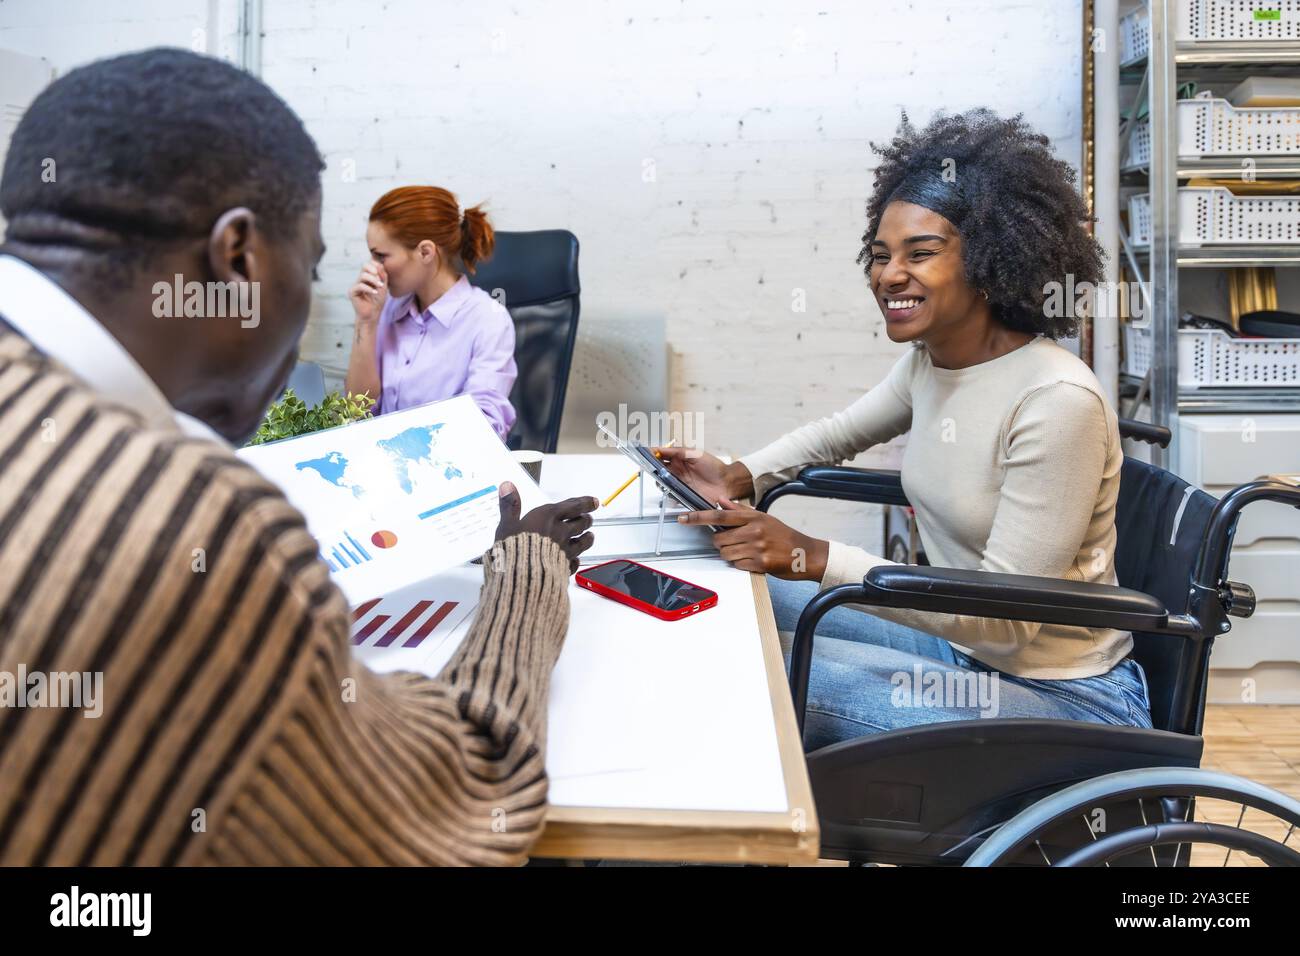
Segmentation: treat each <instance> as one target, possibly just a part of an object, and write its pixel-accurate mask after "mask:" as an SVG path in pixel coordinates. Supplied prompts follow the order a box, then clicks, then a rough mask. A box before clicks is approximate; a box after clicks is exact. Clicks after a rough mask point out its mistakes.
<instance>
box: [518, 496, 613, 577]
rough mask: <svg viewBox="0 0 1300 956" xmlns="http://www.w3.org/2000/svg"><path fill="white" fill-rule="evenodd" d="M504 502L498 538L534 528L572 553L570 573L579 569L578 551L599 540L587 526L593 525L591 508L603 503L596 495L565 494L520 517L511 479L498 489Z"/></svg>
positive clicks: (519, 506)
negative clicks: (570, 495) (574, 495)
mask: <svg viewBox="0 0 1300 956" xmlns="http://www.w3.org/2000/svg"><path fill="white" fill-rule="evenodd" d="M497 495H498V496H499V503H500V505H501V523H500V524H498V525H497V536H496V540H498V541H501V540H502V539H504V538H508V537H510V536H511V535H512V534H519V533H520V532H523V531H532V532H535V533H537V534H540V535H541V536H542V537H544V538H550V539H551V540H552V541H554V542H555V543H556V544H558V545H559V546H560V547H561V548H562V549H563V550H564V553H565V554H567V555H568V556H569V573H570V574H572V573H573V572H574V571H576V570H578V555H580V554H582V552H584V551H586V550H587V549H588V548H590V547H591V545H592V543H593V542H594V541H595V540H596V538H595V536H594V535H592V533H591V532H590V531H588V530H587V529H588V528H590V527H591V512H593V511H595V510H596V509H597V508H599V507H600V502H599V501H598V500H597V499H595V498H566V499H565V500H564V501H561V502H557V503H556V504H553V505H539V506H538V507H536V508H534V509H533V510H532V511H530V512H528V514H526V515H524V517H523V518H520V517H519V511H520V508H521V507H522V505H521V504H520V501H519V491H518V489H516V488H515V486H514V485H513V484H512V483H510V482H508V481H503V482H501V487H500V488H498V489H497Z"/></svg>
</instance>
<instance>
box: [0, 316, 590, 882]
mask: <svg viewBox="0 0 1300 956" xmlns="http://www.w3.org/2000/svg"><path fill="white" fill-rule="evenodd" d="M502 547H503V550H504V561H501V560H496V561H492V560H489V561H485V562H484V585H483V589H482V594H481V604H480V608H479V612H478V616H477V617H476V619H475V621H474V623H473V626H472V628H471V630H470V632H469V634H468V636H467V637H466V639H465V641H464V643H463V644H462V646H461V647H460V649H459V650H458V652H457V653H456V655H455V656H454V657H453V658H452V660H451V661H450V662H449V663H448V665H447V667H446V668H445V669H444V670H443V672H442V673H441V674H440V675H439V677H438V678H436V679H430V678H426V677H423V676H419V675H415V674H389V675H383V676H380V675H377V674H374V673H372V672H370V671H368V670H366V669H365V668H364V667H363V666H361V665H359V664H358V663H357V662H356V661H354V660H353V658H352V655H351V652H350V650H349V629H350V621H349V610H348V607H347V605H346V603H345V601H344V599H343V596H342V594H341V593H340V592H339V590H338V589H337V588H335V587H334V586H333V584H332V583H331V582H330V579H329V572H328V569H327V568H326V567H325V565H324V564H323V563H322V562H321V561H320V560H319V558H318V556H317V546H316V542H315V541H314V540H313V539H312V537H311V536H310V535H309V534H308V533H307V530H306V527H305V525H304V522H303V518H302V516H301V515H300V514H299V513H298V512H297V511H295V510H294V508H293V507H292V506H291V505H290V504H289V503H288V502H287V501H286V500H285V498H284V496H283V495H282V494H281V493H280V492H279V491H278V490H277V489H276V488H275V487H274V486H273V485H271V484H269V483H268V482H267V481H266V480H265V479H263V478H261V477H260V476H259V475H258V474H257V473H256V472H255V471H254V470H253V469H251V468H249V467H247V466H246V465H244V464H243V463H242V462H240V461H239V460H238V459H237V458H236V457H235V456H234V455H233V454H231V453H230V452H229V451H228V450H227V449H224V448H222V447H219V446H218V445H216V444H215V443H212V442H207V441H202V440H197V439H192V438H186V437H183V436H182V435H180V434H178V433H175V432H170V431H164V430H161V429H152V428H148V427H145V425H144V424H143V423H142V422H141V420H140V419H139V417H138V416H136V415H135V414H133V413H132V411H131V410H130V409H126V408H123V407H121V406H119V405H116V404H114V403H112V402H110V401H109V400H108V399H106V398H104V397H103V396H101V395H99V394H97V393H95V392H92V391H90V390H88V389H87V388H85V387H84V386H83V385H82V384H81V383H80V382H79V381H78V380H76V379H74V378H72V377H71V376H70V375H69V374H68V373H67V372H66V371H65V370H63V369H62V368H61V367H60V366H58V365H57V364H56V363H54V362H52V361H50V360H49V359H47V358H45V357H44V356H43V355H41V354H40V353H39V352H36V351H35V350H33V349H32V348H31V346H30V345H29V344H28V343H27V342H26V340H24V339H22V338H21V337H19V336H17V335H14V334H10V333H0V691H2V690H3V689H4V686H5V684H4V681H5V680H6V678H7V680H8V682H9V683H8V688H9V690H10V691H11V692H12V690H13V689H14V687H15V681H16V679H17V677H18V676H19V675H20V674H26V675H27V679H28V680H29V681H30V680H31V675H33V674H44V675H49V674H56V673H76V672H86V673H90V674H95V673H98V674H102V694H101V697H102V701H101V705H102V710H101V712H100V713H99V715H98V716H87V715H88V714H90V713H91V711H89V710H86V709H84V708H83V709H81V710H78V709H75V708H71V707H62V708H55V707H49V706H46V707H41V706H38V704H39V703H40V701H39V697H38V696H37V695H35V694H31V695H29V697H28V699H27V700H25V701H24V700H22V699H21V698H19V699H17V700H15V699H14V695H13V694H12V693H10V696H9V698H8V699H7V700H6V698H5V697H4V695H3V694H2V693H0V864H6V865H15V864H22V865H27V864H71V865H79V864H80V865H85V864H91V865H104V864H107V865H132V864H142V865H145V864H181V865H190V864H237V865H239V864H244V865H247V864H512V863H519V862H521V861H523V860H524V859H525V857H526V854H527V852H528V849H529V846H530V845H531V844H532V842H533V840H534V839H535V838H536V836H537V835H538V833H539V832H540V830H541V827H542V823H543V819H544V814H545V807H546V792H547V780H546V774H545V769H544V752H545V719H546V696H547V689H548V684H549V680H550V674H551V670H552V667H553V665H554V662H555V659H556V657H557V656H558V654H559V651H560V646H561V643H562V641H563V638H564V634H565V631H566V628H567V623H568V598H567V586H568V561H567V559H566V557H565V555H564V552H563V551H562V550H561V549H560V547H559V546H558V545H557V544H555V543H554V542H553V541H550V540H549V539H545V538H543V537H540V536H538V535H536V534H531V533H529V534H519V535H515V536H513V537H511V538H508V539H506V540H505V541H504V542H503V543H502ZM494 568H500V569H502V570H493V569H494ZM525 615H526V616H527V623H526V624H525Z"/></svg>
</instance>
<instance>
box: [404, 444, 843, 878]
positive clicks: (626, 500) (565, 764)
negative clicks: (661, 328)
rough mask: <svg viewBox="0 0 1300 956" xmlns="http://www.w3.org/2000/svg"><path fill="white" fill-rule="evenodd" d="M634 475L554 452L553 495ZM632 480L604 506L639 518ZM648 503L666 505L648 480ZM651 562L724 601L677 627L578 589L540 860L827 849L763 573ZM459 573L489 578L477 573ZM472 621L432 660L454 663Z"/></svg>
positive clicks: (707, 857)
mask: <svg viewBox="0 0 1300 956" xmlns="http://www.w3.org/2000/svg"><path fill="white" fill-rule="evenodd" d="M631 470H632V466H631V465H630V463H629V462H628V461H627V459H625V458H624V457H623V456H622V455H619V454H617V453H610V454H605V455H573V456H548V457H547V460H546V461H545V462H544V464H543V468H542V482H541V484H542V489H543V490H544V491H545V492H546V493H547V495H548V496H550V497H551V498H552V499H560V498H565V497H569V496H574V495H595V496H597V497H599V498H602V499H603V498H604V497H606V496H607V495H608V494H609V493H610V492H612V491H613V490H614V489H615V488H617V487H618V486H619V485H620V484H621V483H622V481H623V480H624V479H625V478H626V477H627V476H628V474H630V473H631ZM635 491H636V486H635V485H633V486H632V487H631V488H629V489H628V490H627V491H625V492H624V493H623V495H621V496H620V497H619V499H617V500H616V501H615V502H614V503H613V506H611V508H609V509H605V510H603V511H602V512H598V513H597V516H598V517H601V516H609V515H610V514H620V513H621V514H635V513H636V510H637V502H636V495H635ZM646 501H647V507H646V513H647V514H656V513H657V510H658V501H659V497H658V492H657V490H655V489H654V488H653V485H651V484H650V483H647V495H646ZM599 533H600V531H599V527H597V529H596V534H597V536H598V537H597V547H599ZM644 563H646V564H649V565H651V566H655V567H660V568H661V569H662V570H664V571H666V572H668V573H670V574H674V575H676V576H678V577H682V578H685V579H686V580H688V581H691V582H694V583H697V584H700V585H703V586H704V587H707V588H710V589H712V590H714V591H717V592H718V605H717V607H715V608H712V609H710V610H708V611H706V612H704V613H702V614H700V615H698V616H695V617H690V618H686V619H685V620H681V621H673V622H664V621H659V620H656V619H655V618H653V617H651V616H650V615H648V614H643V613H641V612H640V611H636V610H634V609H632V608H629V607H625V606H623V605H620V604H617V603H615V602H613V601H609V600H607V599H605V598H602V597H599V596H597V595H595V594H592V593H590V592H589V591H586V590H583V589H581V588H578V587H577V586H576V585H571V586H570V591H569V595H570V599H571V601H572V605H571V613H570V624H569V633H568V636H567V638H566V640H565V646H564V650H563V652H562V653H561V655H560V659H559V661H558V663H557V665H556V668H555V672H554V675H553V678H552V682H551V696H550V709H549V721H548V730H547V736H548V745H547V771H548V774H549V776H550V778H551V787H550V802H551V807H550V809H549V811H548V815H547V826H546V830H545V832H544V833H543V835H542V837H541V840H540V841H539V843H538V845H537V848H536V849H535V850H534V853H535V855H537V856H552V857H576V858H604V859H614V858H622V859H642V860H696V861H716V862H728V861H733V862H734V861H744V862H769V863H800V862H810V861H812V860H815V859H816V855H817V849H818V828H817V814H816V812H815V810H814V808H813V803H812V792H811V788H810V787H809V784H808V776H807V770H806V766H805V763H804V759H803V752H802V747H801V746H800V741H799V736H798V732H797V730H796V725H795V719H794V710H793V707H792V706H791V704H790V697H789V692H788V690H787V686H786V677H785V669H784V664H783V662H782V658H781V650H780V645H779V642H778V639H777V634H776V627H775V624H774V623H773V620H772V610H771V604H770V602H769V600H768V596H767V587H766V583H765V580H764V578H763V577H762V576H760V575H752V574H749V573H748V572H745V571H738V570H736V569H734V568H732V567H730V566H729V565H727V564H726V563H725V562H724V561H722V560H721V559H720V558H711V559H698V558H695V559H679V560H667V561H653V560H646V561H645V562H644ZM449 574H450V575H452V576H454V577H457V578H460V577H462V576H463V577H464V579H465V582H466V583H467V584H472V582H474V581H481V580H482V577H481V575H482V571H481V569H479V568H458V569H455V570H454V571H452V572H449ZM469 620H470V618H467V619H466V621H465V622H464V623H462V624H461V625H460V626H459V627H458V628H457V630H456V631H455V632H453V633H452V635H451V636H450V637H449V638H448V639H447V640H446V641H444V642H443V644H442V645H441V646H439V648H438V649H437V653H436V654H434V655H433V656H432V657H430V658H429V659H428V660H427V661H426V662H425V664H424V665H423V668H422V669H424V670H426V671H428V672H429V673H436V672H437V671H438V670H439V669H441V667H442V665H443V664H444V663H445V662H446V660H447V659H449V658H450V656H451V654H452V653H453V652H454V650H455V648H456V647H457V646H458V645H459V643H460V639H461V638H462V637H463V636H464V633H465V631H466V630H467V629H468V627H469Z"/></svg>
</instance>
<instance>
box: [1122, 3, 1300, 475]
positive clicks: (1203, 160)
mask: <svg viewBox="0 0 1300 956" xmlns="http://www.w3.org/2000/svg"><path fill="white" fill-rule="evenodd" d="M1193 2H1195V0H1193ZM1247 5H1248V4H1247V3H1246V2H1245V0H1238V2H1237V3H1236V4H1235V5H1234V7H1235V10H1237V11H1240V10H1241V9H1242V8H1244V7H1245V6H1247ZM1178 6H1179V0H1145V2H1144V3H1143V4H1142V7H1143V8H1144V9H1145V12H1146V17H1147V20H1146V23H1145V27H1146V30H1147V36H1148V37H1149V48H1148V53H1147V55H1146V56H1144V57H1140V58H1136V59H1133V60H1132V61H1130V62H1127V63H1123V64H1121V67H1120V83H1121V84H1122V85H1123V84H1126V85H1136V86H1137V88H1138V89H1137V94H1136V96H1135V100H1134V110H1133V112H1134V114H1136V112H1137V106H1138V105H1140V104H1141V102H1142V100H1143V98H1144V97H1146V98H1147V99H1148V101H1149V103H1150V107H1149V110H1148V118H1149V123H1150V126H1149V136H1150V146H1151V149H1150V163H1149V165H1148V166H1146V167H1145V168H1133V167H1129V168H1125V169H1122V170H1121V183H1122V185H1125V186H1141V185H1145V186H1146V187H1147V188H1148V191H1149V194H1150V197H1151V242H1150V245H1149V247H1147V248H1145V249H1142V248H1135V247H1134V246H1133V244H1132V242H1131V241H1130V238H1129V236H1128V235H1126V234H1124V233H1123V232H1121V236H1120V243H1121V247H1122V249H1123V257H1124V261H1125V263H1126V265H1127V266H1128V269H1129V271H1131V272H1132V273H1133V274H1134V276H1135V277H1136V279H1137V281H1138V283H1139V285H1140V286H1141V287H1142V289H1143V292H1144V295H1145V298H1146V308H1147V315H1148V317H1149V320H1150V322H1151V327H1152V332H1153V336H1152V356H1151V365H1150V370H1149V372H1148V374H1147V376H1146V377H1145V379H1143V380H1137V379H1134V378H1132V377H1130V376H1121V381H1122V384H1123V385H1125V386H1127V387H1128V388H1127V390H1129V391H1132V390H1133V389H1134V388H1136V390H1137V393H1138V395H1139V396H1142V395H1144V394H1145V395H1146V396H1148V397H1147V401H1148V404H1149V406H1150V409H1151V418H1152V420H1153V421H1155V422H1157V423H1159V424H1162V425H1166V426H1168V427H1169V428H1170V430H1171V431H1172V432H1173V434H1174V443H1173V444H1172V445H1171V447H1170V448H1169V449H1168V450H1166V451H1162V452H1159V453H1157V454H1156V456H1155V460H1156V462H1157V463H1158V464H1160V465H1162V466H1164V467H1176V466H1177V463H1178V462H1179V455H1178V447H1177V442H1178V433H1179V429H1178V415H1179V412H1180V411H1185V412H1243V413H1244V412H1293V411H1300V387H1296V388H1290V387H1284V388H1258V387H1251V388H1214V389H1209V388H1194V389H1189V388H1181V389H1180V388H1179V386H1178V364H1177V363H1178V340H1177V335H1178V318H1179V314H1180V310H1179V299H1178V274H1179V270H1180V269H1235V268H1246V267H1274V268H1295V267H1300V244H1295V245H1245V244H1242V245H1205V246H1195V247H1192V246H1180V245H1179V243H1178V241H1177V235H1178V222H1177V209H1178V188H1179V185H1180V182H1183V181H1186V180H1187V179H1190V178H1193V177H1206V178H1214V177H1219V178H1226V177H1236V176H1239V175H1240V174H1241V172H1242V168H1243V167H1242V163H1241V160H1242V158H1243V157H1237V156H1215V157H1189V156H1179V155H1178V154H1177V153H1178V127H1177V122H1178V118H1177V113H1178V108H1177V102H1178V100H1177V93H1178V88H1179V85H1180V84H1182V83H1186V82H1188V81H1189V80H1193V81H1198V82H1202V83H1206V84H1208V83H1215V84H1216V85H1219V86H1226V85H1227V84H1234V85H1235V84H1236V83H1237V82H1239V81H1240V80H1243V79H1245V78H1247V77H1248V76H1269V75H1286V76H1293V75H1297V74H1300V37H1297V38H1296V39H1294V40H1292V39H1290V38H1289V37H1290V36H1291V35H1292V26H1291V24H1292V20H1291V19H1288V20H1287V21H1286V27H1285V30H1282V29H1279V30H1277V31H1275V32H1276V34H1277V35H1285V36H1288V39H1285V40H1277V39H1267V40H1263V39H1261V40H1251V41H1215V42H1207V41H1198V42H1196V43H1194V44H1192V43H1185V42H1184V43H1180V42H1179V41H1178V40H1177V36H1178V19H1177V18H1178ZM1222 6H1223V4H1222V0H1220V7H1221V8H1222ZM1260 6H1263V7H1278V8H1279V9H1280V10H1281V13H1280V14H1279V15H1280V16H1285V17H1287V18H1294V17H1295V15H1296V14H1297V13H1300V0H1280V3H1273V4H1260ZM1124 12H1126V11H1124ZM1136 126H1137V121H1136V120H1135V119H1134V118H1130V120H1129V121H1128V122H1127V123H1126V124H1125V128H1124V130H1123V131H1122V133H1121V156H1123V155H1126V148H1127V143H1128V138H1129V136H1131V135H1132V131H1133V129H1135V128H1136ZM1250 159H1251V161H1252V163H1253V168H1252V173H1253V175H1254V178H1255V179H1257V180H1267V179H1296V178H1300V155H1295V156H1292V155H1286V156H1258V157H1250Z"/></svg>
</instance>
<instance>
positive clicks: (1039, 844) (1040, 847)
mask: <svg viewBox="0 0 1300 956" xmlns="http://www.w3.org/2000/svg"><path fill="white" fill-rule="evenodd" d="M1034 846H1036V847H1038V852H1039V853H1041V854H1042V855H1043V862H1044V863H1046V864H1047V865H1048V866H1051V865H1052V861H1051V860H1050V859H1048V857H1047V851H1046V850H1044V849H1043V841H1042V840H1035V841H1034Z"/></svg>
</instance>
